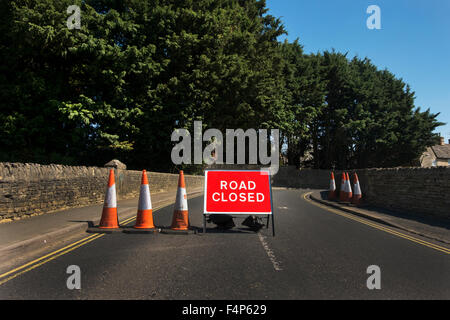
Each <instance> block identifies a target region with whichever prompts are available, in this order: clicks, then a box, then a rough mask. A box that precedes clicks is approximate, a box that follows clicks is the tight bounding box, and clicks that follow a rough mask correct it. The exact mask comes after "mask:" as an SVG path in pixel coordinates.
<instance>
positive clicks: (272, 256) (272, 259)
mask: <svg viewBox="0 0 450 320" xmlns="http://www.w3.org/2000/svg"><path fill="white" fill-rule="evenodd" d="M258 238H259V241H260V242H261V244H262V246H263V248H264V250H265V251H266V253H267V256H268V257H269V259H270V262H272V265H273V268H274V269H275V271H282V270H283V269H282V268H281V267H280V263H279V262H278V261H277V259H276V257H275V254H274V253H273V251H272V249H270V247H269V244H268V243H267V241H266V237H264V236H263V235H262V234H261V232H258Z"/></svg>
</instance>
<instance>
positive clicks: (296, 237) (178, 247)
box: [0, 188, 450, 300]
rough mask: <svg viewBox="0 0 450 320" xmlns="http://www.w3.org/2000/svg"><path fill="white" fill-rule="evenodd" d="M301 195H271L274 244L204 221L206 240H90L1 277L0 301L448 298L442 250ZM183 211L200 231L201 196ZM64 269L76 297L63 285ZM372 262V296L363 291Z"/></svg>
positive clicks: (265, 233) (121, 236)
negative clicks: (376, 285) (73, 272)
mask: <svg viewBox="0 0 450 320" xmlns="http://www.w3.org/2000/svg"><path fill="white" fill-rule="evenodd" d="M310 193H311V190H297V189H296V190H288V189H279V188H277V189H275V188H274V190H273V207H274V214H275V216H274V219H275V229H276V236H275V237H273V236H272V234H271V229H270V228H268V229H266V228H263V229H262V230H261V231H260V232H258V233H255V232H253V231H250V230H249V229H247V228H245V227H244V226H242V225H241V222H242V220H240V219H235V223H236V227H234V228H233V229H231V230H227V231H223V230H218V229H217V228H215V225H213V224H207V232H206V234H203V233H197V234H190V235H172V234H161V233H160V234H126V233H115V234H99V235H90V236H89V237H91V238H85V240H82V241H81V242H79V243H78V244H76V245H75V243H74V244H73V246H67V247H65V249H64V250H62V249H58V250H60V251H54V252H49V253H47V254H46V256H43V257H41V258H38V259H36V260H33V261H29V262H28V263H27V264H26V265H23V266H20V267H18V268H15V269H13V270H10V271H8V272H7V273H2V274H0V299H36V300H41V299H51V300H53V299H56V300H59V299H75V300H78V299H127V300H128V299H138V300H140V299H149V300H184V299H192V300H197V299H202V300H203V299H205V300H210V299H224V300H255V299H257V300H265V299H273V300H294V299H295V300H297V299H332V300H340V299H358V300H359V299H371V300H372V299H450V285H449V284H450V246H444V245H443V244H442V243H441V242H437V241H431V240H427V239H426V238H424V237H421V236H419V235H416V234H412V233H409V232H407V231H402V232H399V230H398V229H397V228H394V227H389V226H386V225H385V224H382V223H378V222H375V221H372V220H368V219H365V218H362V217H357V216H355V215H353V214H349V213H345V214H343V211H342V210H338V209H336V208H331V207H329V206H326V205H324V204H322V203H318V202H315V201H312V200H311V199H309V197H308V194H310ZM188 207H189V219H190V223H191V225H192V226H193V227H198V228H201V227H202V217H203V215H202V213H203V197H202V196H199V197H193V198H190V199H189V200H188ZM172 214H173V208H172V206H165V207H161V208H159V209H156V210H154V221H155V225H156V226H167V225H170V221H171V218H172ZM130 225H132V222H130ZM87 235H88V234H85V235H84V236H87ZM61 250H62V251H61ZM72 265H76V266H78V267H79V269H80V275H81V289H79V290H77V289H74V290H70V289H68V287H67V281H68V279H69V276H70V274H68V273H67V269H68V267H69V266H72ZM374 265H376V266H378V267H379V268H380V270H381V275H380V276H381V280H380V281H381V289H379V290H378V289H373V290H370V289H369V288H368V287H367V282H368V280H369V277H370V276H371V275H370V274H369V272H368V270H369V267H370V266H374Z"/></svg>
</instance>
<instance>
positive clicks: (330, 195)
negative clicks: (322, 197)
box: [328, 172, 336, 200]
mask: <svg viewBox="0 0 450 320" xmlns="http://www.w3.org/2000/svg"><path fill="white" fill-rule="evenodd" d="M334 199H336V182H335V180H334V173H333V172H331V178H330V189H329V190H328V200H334Z"/></svg>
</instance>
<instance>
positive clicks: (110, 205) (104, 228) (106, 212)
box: [87, 169, 121, 233]
mask: <svg viewBox="0 0 450 320" xmlns="http://www.w3.org/2000/svg"><path fill="white" fill-rule="evenodd" d="M113 231H121V230H120V228H119V217H118V215H117V196H116V183H115V181H114V170H112V169H111V170H109V178H108V187H107V189H106V195H105V202H104V204H103V211H102V217H101V219H100V224H99V225H98V227H97V228H96V227H93V228H89V229H88V230H87V232H102V233H110V232H113Z"/></svg>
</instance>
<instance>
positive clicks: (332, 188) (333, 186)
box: [330, 179, 336, 191]
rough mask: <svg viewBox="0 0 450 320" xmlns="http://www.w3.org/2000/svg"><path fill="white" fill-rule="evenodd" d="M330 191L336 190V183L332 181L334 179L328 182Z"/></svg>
mask: <svg viewBox="0 0 450 320" xmlns="http://www.w3.org/2000/svg"><path fill="white" fill-rule="evenodd" d="M330 190H331V191H334V190H336V182H335V181H334V179H331V180H330Z"/></svg>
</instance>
